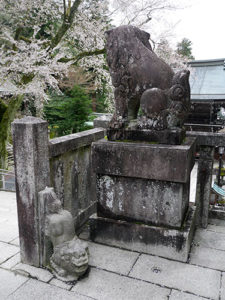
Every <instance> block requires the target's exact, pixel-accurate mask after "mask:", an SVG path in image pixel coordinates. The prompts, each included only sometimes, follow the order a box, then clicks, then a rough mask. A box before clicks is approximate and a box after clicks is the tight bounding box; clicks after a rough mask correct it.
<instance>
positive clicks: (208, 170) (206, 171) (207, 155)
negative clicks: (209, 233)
mask: <svg viewBox="0 0 225 300" xmlns="http://www.w3.org/2000/svg"><path fill="white" fill-rule="evenodd" d="M213 160H214V147H210V146H200V156H199V161H198V174H197V186H196V200H195V203H196V207H197V222H196V223H197V226H199V227H202V228H207V225H208V217H209V203H210V196H211V184H212V172H213Z"/></svg>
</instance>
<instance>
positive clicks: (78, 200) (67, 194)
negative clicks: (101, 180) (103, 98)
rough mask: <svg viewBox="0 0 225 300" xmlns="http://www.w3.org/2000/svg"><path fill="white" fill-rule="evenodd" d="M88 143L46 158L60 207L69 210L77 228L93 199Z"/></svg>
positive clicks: (92, 180) (87, 215)
mask: <svg viewBox="0 0 225 300" xmlns="http://www.w3.org/2000/svg"><path fill="white" fill-rule="evenodd" d="M101 133H102V131H101ZM101 137H102V136H101ZM81 139H82V138H81ZM76 140H79V138H76ZM89 142H90V144H89V145H86V146H85V147H83V146H81V147H80V148H76V149H75V150H73V151H68V152H66V153H64V154H61V155H59V156H55V157H53V158H51V159H50V171H51V184H52V186H53V187H54V189H55V191H56V194H57V196H58V197H59V199H60V200H61V202H62V204H63V206H64V208H65V209H67V210H69V211H70V212H71V214H72V216H73V218H74V222H75V226H76V227H77V228H78V227H80V226H82V225H83V224H84V222H86V221H87V219H88V217H89V216H90V215H91V214H92V213H93V211H92V210H91V209H92V208H91V207H94V205H95V201H96V189H95V181H96V179H95V174H94V172H93V169H92V161H91V141H89ZM87 186H88V188H87ZM79 216H80V217H79Z"/></svg>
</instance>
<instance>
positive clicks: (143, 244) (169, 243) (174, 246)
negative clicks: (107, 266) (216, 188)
mask: <svg viewBox="0 0 225 300" xmlns="http://www.w3.org/2000/svg"><path fill="white" fill-rule="evenodd" d="M194 230H195V208H194V207H189V210H188V213H187V216H186V219H185V221H184V224H183V226H182V228H181V229H180V230H178V229H168V228H165V227H155V226H148V225H145V224H141V223H134V222H133V223H131V222H126V221H121V220H113V219H108V218H102V217H97V215H96V214H94V215H92V216H91V217H90V238H91V240H92V241H94V242H98V243H102V244H105V245H109V246H116V247H120V248H124V249H128V250H131V251H138V252H142V253H147V254H153V255H157V256H162V257H166V258H170V259H174V260H178V261H183V262H186V261H187V259H188V254H189V250H190V246H191V242H192V238H193V234H194Z"/></svg>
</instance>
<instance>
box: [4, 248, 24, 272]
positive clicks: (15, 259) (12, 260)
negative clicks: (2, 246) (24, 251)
mask: <svg viewBox="0 0 225 300" xmlns="http://www.w3.org/2000/svg"><path fill="white" fill-rule="evenodd" d="M18 250H19V249H18ZM20 261H21V259H20V253H17V254H16V255H14V256H12V257H11V258H10V259H8V260H7V261H5V262H4V263H3V264H1V268H4V269H11V268H12V267H14V266H15V265H17V264H18V263H20Z"/></svg>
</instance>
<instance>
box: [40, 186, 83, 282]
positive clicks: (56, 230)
mask: <svg viewBox="0 0 225 300" xmlns="http://www.w3.org/2000/svg"><path fill="white" fill-rule="evenodd" d="M46 191H47V192H48V195H47V202H46V228H45V234H46V236H48V237H49V238H50V240H51V242H52V244H53V254H52V256H51V258H50V269H51V271H52V272H53V274H54V275H55V276H56V277H57V278H59V279H61V280H63V281H74V280H77V279H78V278H79V277H80V276H82V275H83V274H84V273H85V272H86V270H87V269H88V255H89V252H88V245H87V243H86V242H83V241H81V240H80V239H79V238H78V237H77V236H76V234H75V230H74V222H73V217H72V215H71V213H70V212H69V211H67V210H64V209H63V208H62V205H61V202H60V200H59V199H58V198H57V196H56V194H55V192H54V191H53V189H52V188H47V187H46V189H45V192H46Z"/></svg>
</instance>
